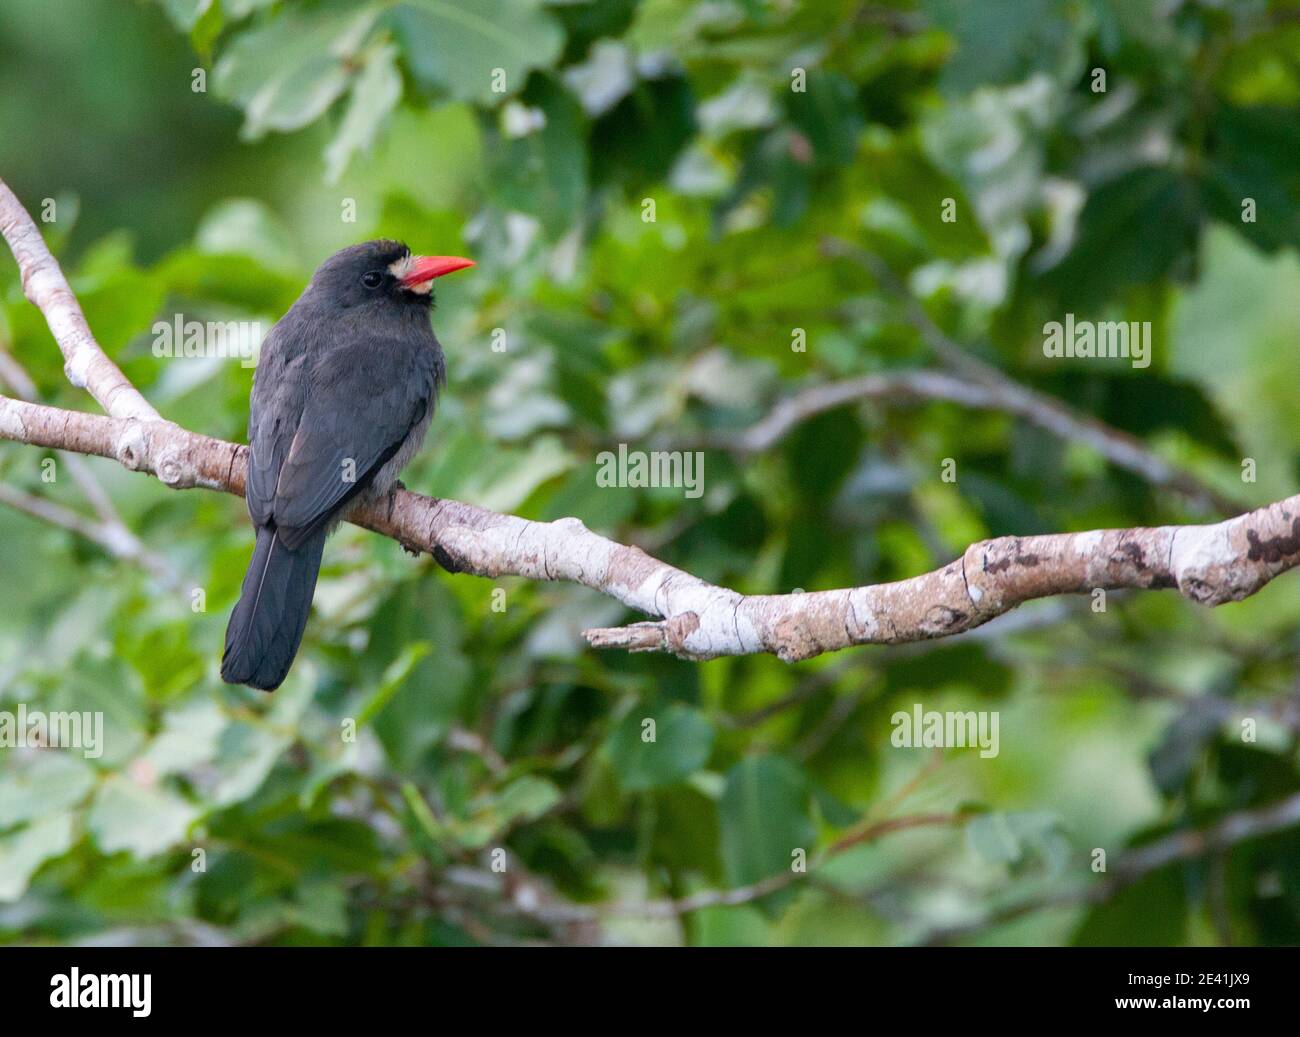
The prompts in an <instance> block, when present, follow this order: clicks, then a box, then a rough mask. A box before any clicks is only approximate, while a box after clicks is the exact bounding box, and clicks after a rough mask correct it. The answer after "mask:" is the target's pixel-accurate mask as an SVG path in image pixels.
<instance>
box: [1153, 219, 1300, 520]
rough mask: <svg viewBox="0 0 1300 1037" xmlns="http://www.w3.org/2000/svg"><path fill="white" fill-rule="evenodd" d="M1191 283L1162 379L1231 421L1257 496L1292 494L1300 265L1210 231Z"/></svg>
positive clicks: (1179, 307)
mask: <svg viewBox="0 0 1300 1037" xmlns="http://www.w3.org/2000/svg"><path fill="white" fill-rule="evenodd" d="M1202 262H1203V269H1202V273H1201V277H1200V280H1199V281H1198V282H1197V283H1196V285H1194V286H1193V287H1191V288H1189V289H1187V290H1186V291H1184V292H1183V293H1181V295H1180V296H1179V297H1178V298H1177V299H1176V301H1175V303H1174V306H1173V310H1172V315H1171V319H1170V329H1171V330H1170V335H1169V348H1170V371H1171V372H1172V373H1173V374H1176V375H1179V376H1182V377H1184V378H1190V379H1192V380H1193V381H1195V382H1197V383H1198V384H1199V385H1201V386H1202V388H1203V389H1204V390H1205V393H1206V395H1207V396H1209V397H1210V398H1211V399H1212V400H1214V401H1215V402H1216V403H1217V404H1218V406H1219V407H1220V408H1221V410H1222V411H1223V413H1225V414H1226V415H1227V416H1228V417H1229V419H1230V420H1231V422H1232V424H1233V427H1234V428H1235V430H1236V433H1237V440H1238V442H1239V443H1240V447H1241V450H1242V454H1243V456H1246V457H1252V458H1254V459H1255V460H1256V462H1257V463H1258V478H1259V484H1260V488H1261V492H1265V493H1268V494H1269V495H1277V496H1284V495H1286V494H1288V493H1290V492H1291V491H1292V488H1293V486H1294V475H1295V469H1294V468H1293V463H1294V453H1295V445H1296V444H1295V435H1294V432H1293V430H1294V429H1296V428H1298V427H1300V398H1298V397H1297V395H1296V392H1295V386H1296V385H1298V384H1300V354H1297V352H1296V349H1295V343H1296V342H1297V341H1298V340H1300V262H1298V261H1297V260H1296V257H1295V254H1294V253H1290V252H1279V253H1277V254H1276V255H1275V256H1267V255H1265V254H1263V253H1262V252H1259V251H1258V250H1256V249H1255V248H1252V247H1251V246H1250V245H1248V244H1247V243H1246V242H1245V241H1243V240H1242V238H1241V237H1240V236H1239V235H1238V233H1237V232H1236V231H1235V230H1232V229H1229V228H1227V227H1213V228H1211V229H1210V230H1209V231H1208V232H1207V234H1206V238H1205V246H1204V258H1203V261H1202Z"/></svg>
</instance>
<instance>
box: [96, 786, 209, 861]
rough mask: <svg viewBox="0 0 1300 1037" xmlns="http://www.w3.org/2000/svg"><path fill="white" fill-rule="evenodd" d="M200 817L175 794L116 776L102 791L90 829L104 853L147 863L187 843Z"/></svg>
mask: <svg viewBox="0 0 1300 1037" xmlns="http://www.w3.org/2000/svg"><path fill="white" fill-rule="evenodd" d="M197 817H198V811H197V810H196V809H195V808H194V807H192V806H191V805H190V804H189V803H187V802H185V800H183V799H181V798H180V797H179V796H177V795H175V794H174V793H172V792H168V791H167V790H165V789H161V788H157V787H150V788H146V787H145V786H142V785H139V784H137V783H136V782H134V781H132V780H130V779H129V778H126V777H123V776H122V775H118V774H115V775H113V776H112V777H110V778H109V779H108V780H107V781H105V782H104V784H103V785H102V786H101V787H100V790H99V793H98V795H96V797H95V802H94V804H93V805H92V806H91V808H90V812H89V814H88V815H87V818H86V826H87V828H89V830H90V832H91V834H92V835H93V836H94V837H95V842H96V843H97V844H98V845H99V848H100V850H102V851H103V852H104V853H117V852H119V851H121V850H126V851H127V852H128V853H130V854H132V855H133V856H135V857H137V858H140V859H144V858H148V857H153V856H155V855H156V854H159V853H162V852H163V851H164V850H169V849H171V848H172V847H173V846H175V845H177V844H178V843H180V842H181V841H182V840H184V838H185V836H186V834H187V833H188V832H189V828H190V825H191V824H193V823H194V821H195V819H196V818H197Z"/></svg>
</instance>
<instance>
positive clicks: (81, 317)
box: [0, 180, 158, 421]
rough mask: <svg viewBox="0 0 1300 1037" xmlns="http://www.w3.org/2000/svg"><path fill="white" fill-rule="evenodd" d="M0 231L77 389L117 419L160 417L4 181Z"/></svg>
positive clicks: (0, 188)
mask: <svg viewBox="0 0 1300 1037" xmlns="http://www.w3.org/2000/svg"><path fill="white" fill-rule="evenodd" d="M0 235H3V236H4V239H5V241H7V242H9V248H10V250H11V251H12V252H13V254H14V258H15V259H16V260H18V270H19V272H20V273H21V275H22V281H23V294H25V295H26V296H27V298H28V299H29V300H31V302H32V303H33V305H35V306H36V307H37V308H39V309H40V311H41V312H42V313H43V314H45V320H46V321H47V322H48V323H49V325H50V333H51V334H52V335H53V336H54V341H55V342H57V343H58V344H59V349H60V350H61V351H62V353H63V371H64V373H65V374H66V375H67V376H68V381H70V382H71V383H72V384H73V385H75V386H76V387H77V388H78V389H85V390H87V391H88V392H89V393H90V395H91V396H93V397H94V398H95V399H96V401H98V403H99V405H100V406H101V407H103V408H104V411H105V413H107V414H111V415H113V416H114V417H117V418H140V419H142V420H146V421H156V420H157V419H158V412H157V411H156V410H154V408H153V405H152V404H151V403H150V402H149V401H148V400H146V399H145V398H144V397H143V396H141V395H140V393H139V391H138V390H137V389H136V388H135V386H133V385H132V384H131V383H130V382H129V381H127V378H126V375H124V374H123V373H122V372H121V370H120V369H119V368H118V366H117V365H116V364H115V363H113V361H112V360H110V359H109V358H108V357H107V356H106V355H105V354H104V351H103V350H102V349H100V348H99V343H98V342H96V341H95V336H94V335H92V334H91V333H90V327H89V326H88V325H87V324H86V316H85V314H83V313H82V312H81V304H80V303H78V302H77V297H76V296H75V295H73V294H72V289H71V288H70V287H68V281H67V278H65V277H64V276H63V271H62V270H61V269H59V264H58V261H57V260H56V259H55V258H54V256H53V255H51V254H50V250H49V248H47V247H46V245H45V239H44V238H42V237H41V232H40V231H39V230H38V229H37V228H36V224H35V223H34V222H32V218H31V217H30V216H29V215H28V214H27V210H26V209H24V208H23V205H22V203H21V202H20V201H19V200H18V199H17V197H15V195H14V193H13V191H11V190H10V189H9V186H8V185H7V184H6V183H5V182H4V181H3V180H0Z"/></svg>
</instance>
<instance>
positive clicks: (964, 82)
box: [922, 0, 1082, 92]
mask: <svg viewBox="0 0 1300 1037" xmlns="http://www.w3.org/2000/svg"><path fill="white" fill-rule="evenodd" d="M922 7H924V8H925V10H926V12H927V13H928V14H929V15H930V17H931V18H932V19H933V20H934V22H935V24H937V25H938V26H939V27H940V28H942V29H945V30H947V31H948V32H950V33H951V34H952V35H953V36H954V37H955V38H956V42H957V51H956V53H955V54H954V55H953V57H952V59H951V60H950V61H949V62H948V64H947V65H946V66H945V68H944V70H943V77H942V82H943V85H944V87H945V89H947V90H949V91H955V92H965V91H968V90H973V89H974V88H975V87H977V86H982V85H985V84H994V83H1015V82H1019V81H1021V80H1023V79H1026V78H1028V77H1029V76H1030V75H1031V74H1033V73H1035V72H1045V73H1048V74H1049V75H1050V74H1055V75H1057V76H1060V77H1061V78H1062V79H1066V78H1068V77H1069V75H1070V73H1071V70H1072V69H1074V68H1075V67H1076V65H1077V61H1078V59H1079V58H1080V57H1081V56H1082V48H1081V47H1080V40H1079V39H1078V38H1077V36H1076V33H1075V32H1074V30H1073V28H1072V26H1071V25H1070V23H1069V21H1068V20H1067V17H1066V15H1067V12H1068V10H1069V8H1068V6H1067V4H1066V2H1065V0H979V2H978V3H971V2H968V0H924V2H923V4H922ZM1071 58H1073V59H1074V60H1073V61H1072V60H1071Z"/></svg>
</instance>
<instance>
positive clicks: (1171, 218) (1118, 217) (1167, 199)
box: [1047, 168, 1201, 305]
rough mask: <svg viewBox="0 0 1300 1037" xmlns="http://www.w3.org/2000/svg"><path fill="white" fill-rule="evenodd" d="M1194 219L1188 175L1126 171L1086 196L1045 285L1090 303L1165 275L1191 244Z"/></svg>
mask: <svg viewBox="0 0 1300 1037" xmlns="http://www.w3.org/2000/svg"><path fill="white" fill-rule="evenodd" d="M1200 220H1201V213H1200V198H1199V193H1198V191H1197V187H1196V184H1195V182H1194V181H1193V180H1192V179H1190V178H1189V177H1185V176H1182V175H1181V174H1179V173H1176V172H1174V171H1172V170H1169V169H1163V168H1146V169H1136V170H1134V171H1132V172H1130V173H1126V174H1124V175H1123V176H1120V177H1117V178H1116V179H1115V180H1112V181H1111V182H1110V183H1107V184H1105V185H1103V186H1102V187H1099V188H1098V189H1097V190H1095V191H1093V192H1092V194H1090V195H1089V196H1088V201H1087V204H1086V205H1084V207H1083V212H1082V214H1081V215H1080V216H1079V231H1078V237H1077V239H1076V240H1075V242H1074V247H1073V248H1072V249H1071V250H1070V252H1069V254H1068V255H1067V256H1066V257H1065V259H1064V260H1063V261H1062V262H1061V263H1060V265H1059V266H1057V267H1055V268H1054V269H1053V270H1052V271H1050V273H1049V274H1048V277H1047V280H1048V283H1049V284H1051V285H1052V286H1054V287H1056V288H1057V289H1058V290H1059V291H1060V292H1061V294H1062V296H1063V297H1064V298H1065V299H1066V300H1067V301H1069V302H1078V303H1080V304H1083V305H1088V304H1092V305H1095V304H1098V303H1100V302H1104V301H1106V300H1107V299H1108V298H1109V297H1110V296H1111V295H1112V294H1114V293H1115V292H1116V291H1117V290H1118V289H1120V288H1123V287H1126V286H1128V285H1131V284H1148V283H1150V282H1152V281H1155V280H1157V279H1158V278H1161V277H1165V276H1166V275H1168V274H1169V273H1170V272H1171V271H1172V270H1173V269H1174V268H1175V266H1176V265H1177V264H1178V263H1179V262H1180V261H1181V260H1182V259H1183V258H1184V257H1185V256H1186V254H1187V253H1188V251H1189V250H1190V249H1191V248H1192V247H1193V246H1194V245H1195V243H1196V239H1197V235H1198V234H1199V232H1200ZM1135 227H1140V228H1142V233H1140V234H1137V233H1134V228H1135Z"/></svg>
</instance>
